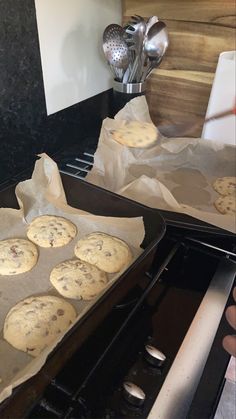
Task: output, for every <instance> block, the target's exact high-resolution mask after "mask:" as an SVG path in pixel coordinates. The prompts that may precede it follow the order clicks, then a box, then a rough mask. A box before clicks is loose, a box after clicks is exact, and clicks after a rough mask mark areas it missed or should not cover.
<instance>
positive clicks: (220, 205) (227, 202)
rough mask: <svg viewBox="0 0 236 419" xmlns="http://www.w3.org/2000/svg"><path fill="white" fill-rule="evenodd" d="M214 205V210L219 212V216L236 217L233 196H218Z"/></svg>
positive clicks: (234, 198)
mask: <svg viewBox="0 0 236 419" xmlns="http://www.w3.org/2000/svg"><path fill="white" fill-rule="evenodd" d="M214 204H215V207H216V209H217V210H218V211H219V212H221V214H227V215H234V216H235V215H236V196H235V195H226V196H219V198H217V200H216V201H215V203H214Z"/></svg>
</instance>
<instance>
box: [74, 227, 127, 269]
mask: <svg viewBox="0 0 236 419" xmlns="http://www.w3.org/2000/svg"><path fill="white" fill-rule="evenodd" d="M75 255H76V256H77V257H78V258H79V259H81V260H84V261H86V262H88V263H91V264H92V265H95V266H97V267H98V268H99V269H101V270H103V271H105V272H108V273H115V272H119V271H120V270H121V269H123V268H125V267H126V266H127V265H128V264H129V263H130V262H131V261H132V253H131V250H130V248H129V246H128V245H127V244H126V243H125V242H124V241H123V240H121V239H119V238H118V237H114V236H110V235H109V234H105V233H101V232H95V233H90V234H88V235H87V236H85V237H83V238H81V239H80V240H79V241H78V242H77V244H76V246H75Z"/></svg>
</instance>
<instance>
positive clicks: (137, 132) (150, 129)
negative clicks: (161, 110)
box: [112, 121, 157, 148]
mask: <svg viewBox="0 0 236 419" xmlns="http://www.w3.org/2000/svg"><path fill="white" fill-rule="evenodd" d="M112 137H113V138H114V140H115V141H117V142H118V143H120V144H122V145H126V146H128V147H137V148H145V147H148V146H150V145H151V144H153V143H154V142H155V141H156V140H157V129H156V127H155V126H154V125H153V124H151V123H149V122H140V121H130V122H127V123H126V124H125V126H123V127H121V128H118V129H117V130H114V131H113V132H112Z"/></svg>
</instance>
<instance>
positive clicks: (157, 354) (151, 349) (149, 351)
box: [144, 345, 166, 367]
mask: <svg viewBox="0 0 236 419" xmlns="http://www.w3.org/2000/svg"><path fill="white" fill-rule="evenodd" d="M144 357H145V359H146V361H147V362H149V363H150V364H152V365H153V366H155V367H161V366H162V364H163V363H164V362H165V360H166V357H165V355H164V354H163V353H162V352H161V351H159V350H158V349H157V348H155V346H152V345H146V346H145V352H144Z"/></svg>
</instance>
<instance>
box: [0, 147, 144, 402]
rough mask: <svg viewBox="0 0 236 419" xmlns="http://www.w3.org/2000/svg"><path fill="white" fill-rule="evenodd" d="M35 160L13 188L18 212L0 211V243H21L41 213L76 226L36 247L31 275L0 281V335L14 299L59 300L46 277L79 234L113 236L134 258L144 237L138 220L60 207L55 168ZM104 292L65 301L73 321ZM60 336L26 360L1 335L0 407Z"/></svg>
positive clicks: (46, 159) (62, 202)
mask: <svg viewBox="0 0 236 419" xmlns="http://www.w3.org/2000/svg"><path fill="white" fill-rule="evenodd" d="M40 157H41V158H40V159H39V160H37V161H36V164H35V169H34V172H33V174H32V178H31V179H29V180H26V181H24V182H21V183H19V184H18V185H17V187H16V196H17V200H18V202H19V206H20V209H19V210H16V209H12V208H0V239H1V240H2V239H7V238H13V237H19V238H26V228H27V224H28V223H29V222H30V221H31V220H32V219H33V218H34V217H36V216H39V215H42V214H51V215H61V216H63V217H66V218H67V219H69V220H71V221H72V222H73V223H75V224H76V226H77V228H78V234H77V236H76V237H75V239H74V240H72V241H71V243H69V244H68V245H67V246H64V247H61V248H50V249H43V248H38V250H39V260H38V263H37V265H36V266H35V267H34V268H33V269H32V270H31V271H29V272H26V273H24V274H19V275H15V276H0V330H2V327H3V324H4V319H5V316H6V314H7V312H8V311H9V310H10V309H11V308H12V307H13V306H14V305H15V304H16V303H17V302H19V301H20V300H22V299H24V298H27V297H29V296H32V295H48V294H53V295H57V296H60V295H59V294H58V293H57V291H56V290H55V289H54V288H53V287H52V286H51V283H50V282H49V275H50V272H51V270H52V268H53V267H54V266H55V265H57V264H58V263H60V262H62V261H64V260H67V259H70V258H73V257H74V252H73V249H74V246H75V243H76V242H77V240H78V238H80V237H82V236H83V235H84V234H87V233H90V232H93V231H103V232H106V233H109V234H112V235H115V236H118V237H120V238H121V239H123V240H125V241H126V242H127V243H128V244H129V246H130V247H131V250H132V253H133V255H134V259H135V258H137V256H138V255H139V254H140V253H141V251H142V250H141V249H140V244H141V243H142V241H143V238H144V234H145V230H144V225H143V219H142V217H135V218H118V217H102V216H95V215H92V214H89V213H87V212H85V211H81V210H78V209H75V208H72V207H70V206H69V205H67V202H66V196H65V192H64V190H63V186H62V182H61V178H60V174H59V171H58V168H57V165H56V163H55V162H54V161H53V160H52V159H50V158H49V157H48V156H47V155H46V154H42V155H41V156H40ZM98 205H99V203H98ZM120 274H121V272H120V273H119V274H113V275H109V277H110V281H109V283H108V285H107V288H108V287H110V286H111V284H112V283H114V281H115V280H116V279H117V278H118V277H119V276H120ZM107 288H106V289H107ZM104 292H105V290H104V291H103V292H102V293H100V295H99V296H98V297H97V298H96V299H94V300H92V301H89V302H85V301H76V300H72V299H70V300H69V299H66V300H67V301H69V302H70V303H71V304H72V305H73V306H74V307H75V309H76V311H77V318H76V321H78V320H79V319H80V318H81V316H83V314H84V313H85V312H86V311H88V310H89V308H90V307H91V306H92V305H93V304H94V303H95V301H96V300H97V299H99V298H100V296H101V295H102V294H103V293H104ZM61 298H64V297H61ZM72 326H73V325H72ZM72 326H71V327H72ZM68 330H69V328H68ZM64 335H65V333H63V334H61V335H60V336H59V337H58V339H57V340H55V341H54V343H53V344H52V345H51V346H50V347H48V348H46V349H45V351H43V352H42V354H41V355H40V356H38V357H37V358H32V357H31V356H30V355H28V354H26V353H24V352H21V351H18V350H17V349H14V348H13V347H12V346H11V345H9V344H8V343H7V342H6V341H4V340H3V336H2V332H1V335H0V378H1V379H0V402H1V401H3V400H4V399H5V398H6V397H8V396H9V395H10V394H11V392H12V389H13V388H14V387H16V386H17V385H18V384H20V383H22V382H24V381H26V380H27V379H28V378H30V377H32V376H33V375H35V374H36V373H37V372H38V371H39V370H40V368H41V367H42V366H43V365H44V363H45V361H46V358H47V356H48V354H49V353H50V352H51V351H52V349H53V348H54V347H55V346H56V344H57V343H58V342H59V341H60V340H61V339H62V337H63V336H64Z"/></svg>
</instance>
